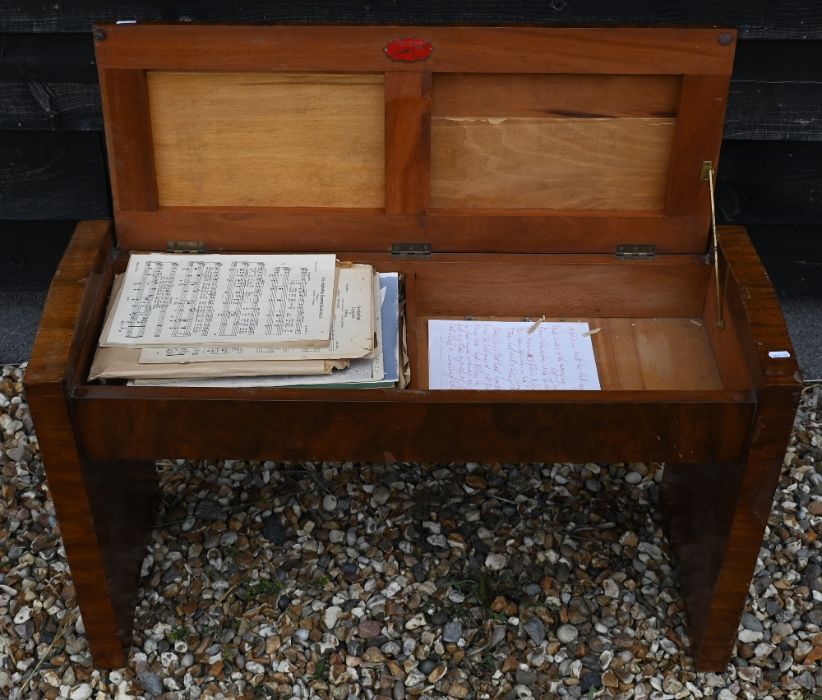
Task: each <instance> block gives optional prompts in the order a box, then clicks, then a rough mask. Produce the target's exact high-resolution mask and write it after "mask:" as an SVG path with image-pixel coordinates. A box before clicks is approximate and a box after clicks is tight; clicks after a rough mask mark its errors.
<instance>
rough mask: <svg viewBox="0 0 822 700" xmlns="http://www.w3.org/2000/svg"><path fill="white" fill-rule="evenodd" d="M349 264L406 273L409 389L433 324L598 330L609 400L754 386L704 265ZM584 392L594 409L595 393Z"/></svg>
mask: <svg viewBox="0 0 822 700" xmlns="http://www.w3.org/2000/svg"><path fill="white" fill-rule="evenodd" d="M340 259H343V260H350V261H352V262H362V263H368V264H372V265H374V266H375V268H376V269H378V270H380V271H382V272H395V271H396V272H400V273H402V274H403V276H404V288H405V290H404V297H405V322H406V337H407V350H408V358H409V362H410V366H411V381H410V384H409V386H408V387H406V390H422V391H426V390H427V389H428V322H429V321H430V320H434V319H476V320H506V321H523V320H529V321H534V320H535V319H538V318H540V317H542V316H545V318H546V320H555V321H583V322H587V323H588V324H589V326H590V329H591V337H592V342H593V347H594V354H595V357H596V364H597V371H598V374H599V379H600V385H601V388H602V391H604V392H608V391H632V390H636V391H641V390H648V391H666V390H667V391H676V392H683V391H722V390H727V391H735V392H736V391H739V390H741V389H746V388H750V386H751V383H750V377H749V376H748V374H747V372H746V370H745V368H744V363H740V362H738V361H733V360H730V361H729V359H730V358H729V357H728V353H729V352H740V354H741V351H739V350H734V348H739V347H741V346H740V343H742V342H743V340H742V339H740V338H738V337H736V335H735V333H736V330H735V329H734V328H733V327H732V326H731V325H730V324H729V325H728V327H726V328H724V329H723V330H722V332H721V333H716V332H715V329H716V328H717V319H716V314H715V311H714V309H715V304H714V303H713V298H714V297H713V295H714V293H715V290H714V288H713V287H712V286H711V285H713V284H715V279H714V277H713V270H712V268H711V267H710V266H709V265H708V264H706V262H705V258H704V257H703V256H685V255H678V256H673V255H670V256H664V257H661V258H657V259H654V260H647V261H625V260H617V259H615V258H614V257H611V256H599V255H495V254H487V255H483V254H473V255H456V254H452V255H436V256H432V258H430V259H426V260H419V261H417V260H404V259H400V258H398V257H396V256H390V255H381V254H344V253H341V254H340ZM126 260H127V257H126V256H122V257H121V258H120V259H119V260H117V261H116V263H115V265H114V266H113V268H112V270H116V271H117V272H121V271H122V270H123V269H124V268H125V263H126ZM728 293H733V289H732V288H730V289H724V290H723V294H728ZM99 323H102V319H99ZM109 383H111V382H109ZM114 383H117V382H114ZM269 391H274V392H276V391H282V389H272V390H269ZM310 391H311V392H314V391H322V390H321V389H319V390H318V389H312V390H310ZM438 393H439V392H438ZM510 393H512V394H514V395H516V394H517V393H519V392H510ZM577 393H578V394H579V396H580V400H585V397H586V395H590V393H591V392H577ZM355 394H356V395H361V393H360V392H359V391H356V392H355Z"/></svg>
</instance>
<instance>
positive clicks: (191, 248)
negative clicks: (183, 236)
mask: <svg viewBox="0 0 822 700" xmlns="http://www.w3.org/2000/svg"><path fill="white" fill-rule="evenodd" d="M207 250H208V248H206V244H205V243H203V242H202V241H167V242H166V253H205V252H206V251H207Z"/></svg>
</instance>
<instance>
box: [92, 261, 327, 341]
mask: <svg viewBox="0 0 822 700" xmlns="http://www.w3.org/2000/svg"><path fill="white" fill-rule="evenodd" d="M335 279H336V259H335V256H334V255H333V254H322V255H319V254H315V255H262V254H244V255H236V254H233V255H232V254H224V255H218V254H212V255H174V254H165V253H136V254H132V255H131V256H130V257H129V261H128V267H127V268H126V273H125V278H124V281H123V289H122V291H121V293H120V296H119V298H118V299H117V303H116V304H115V306H114V310H113V312H112V320H111V323H110V324H109V327H108V328H107V330H106V334H105V335H104V336H103V337H102V338H101V339H100V345H102V346H126V347H164V346H166V345H192V344H210V345H225V344H232V345H281V344H298V345H320V346H327V345H328V343H329V341H330V335H331V320H332V317H333V312H334V290H335V286H336V285H335Z"/></svg>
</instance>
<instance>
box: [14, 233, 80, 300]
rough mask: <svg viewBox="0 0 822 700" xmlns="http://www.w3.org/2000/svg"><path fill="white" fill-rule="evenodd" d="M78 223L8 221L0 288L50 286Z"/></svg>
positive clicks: (40, 287)
mask: <svg viewBox="0 0 822 700" xmlns="http://www.w3.org/2000/svg"><path fill="white" fill-rule="evenodd" d="M75 223H76V222H74V221H4V222H3V224H2V227H1V228H0V246H2V249H3V254H2V255H0V290H3V289H48V286H49V284H50V283H51V278H52V277H53V276H54V271H55V270H56V269H57V263H59V262H60V258H61V257H62V255H63V251H64V250H65V248H66V244H67V243H68V241H69V238H71V233H72V231H74V226H75Z"/></svg>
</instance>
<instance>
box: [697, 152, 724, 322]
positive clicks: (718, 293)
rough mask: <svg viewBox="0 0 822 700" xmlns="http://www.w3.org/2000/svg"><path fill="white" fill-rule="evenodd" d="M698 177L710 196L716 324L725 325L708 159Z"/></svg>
mask: <svg viewBox="0 0 822 700" xmlns="http://www.w3.org/2000/svg"><path fill="white" fill-rule="evenodd" d="M700 177H701V178H702V179H703V180H707V181H708V192H709V194H710V196H711V248H712V250H711V257H713V262H714V281H715V283H716V325H717V327H718V328H724V327H725V319H724V318H723V315H722V282H721V280H720V279H719V238H718V237H717V235H716V198H715V195H714V184H715V183H714V178H715V177H716V173H715V172H714V164H713V162H712V161H710V160H704V161H702V172H701V173H700Z"/></svg>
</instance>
